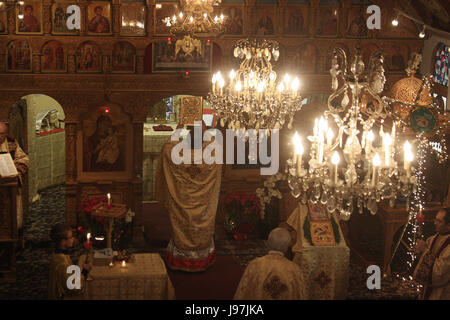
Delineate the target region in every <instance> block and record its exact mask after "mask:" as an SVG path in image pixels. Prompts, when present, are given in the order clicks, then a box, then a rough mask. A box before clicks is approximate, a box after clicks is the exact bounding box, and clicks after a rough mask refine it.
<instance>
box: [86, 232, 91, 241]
mask: <svg viewBox="0 0 450 320" xmlns="http://www.w3.org/2000/svg"><path fill="white" fill-rule="evenodd" d="M86 239H87V242H88V243H89V241H91V233H90V232H89V233H88V234H87V235H86Z"/></svg>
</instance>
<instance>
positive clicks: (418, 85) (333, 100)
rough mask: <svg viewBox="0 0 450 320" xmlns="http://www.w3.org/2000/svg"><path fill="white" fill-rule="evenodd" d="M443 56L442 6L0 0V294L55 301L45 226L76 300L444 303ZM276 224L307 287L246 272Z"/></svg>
mask: <svg viewBox="0 0 450 320" xmlns="http://www.w3.org/2000/svg"><path fill="white" fill-rule="evenodd" d="M70 6H72V7H71V8H69V7H70ZM73 6H75V7H73ZM198 8H200V9H198ZM369 9H371V10H369ZM182 10H183V11H184V12H185V14H184V16H183V13H182V12H183V11H182ZM196 10H202V11H200V13H199V11H196ZM336 48H338V49H336ZM449 59H450V2H448V1H446V0H432V1H422V0H420V1H412V0H407V1H402V0H394V1H387V0H180V1H178V0H111V1H109V0H105V1H102V0H95V1H89V0H24V1H17V0H0V299H2V300H9V299H24V300H41V299H47V296H48V290H49V283H51V282H52V281H51V279H52V277H53V275H52V272H53V271H52V270H54V269H52V268H51V267H50V265H51V263H53V260H52V259H53V258H52V254H55V252H54V250H55V242H54V241H53V240H54V238H53V237H52V236H51V234H53V233H52V232H53V231H52V230H53V229H52V228H54V226H55V225H66V226H69V227H70V230H71V235H72V236H73V245H72V244H71V245H68V246H69V247H70V248H69V249H70V250H69V251H70V257H71V259H72V260H73V261H77V260H78V258H80V257H82V258H83V259H87V260H83V261H84V262H85V263H86V264H89V263H88V262H87V261H89V258H90V267H89V268H88V269H89V270H88V272H86V274H85V273H84V271H86V267H83V268H82V269H83V276H84V280H85V284H84V283H83V289H85V290H84V293H83V294H84V296H83V298H84V299H111V300H116V299H156V300H165V299H177V300H231V299H233V298H238V297H240V298H241V299H251V296H247V295H246V292H250V291H249V290H247V291H246V288H244V287H247V286H248V287H251V286H253V285H255V286H256V285H261V286H262V289H261V291H262V292H263V295H262V297H266V298H267V299H290V298H289V297H291V296H288V295H287V292H288V291H290V290H291V289H292V287H293V286H294V284H296V283H297V282H299V286H301V287H302V288H303V289H302V290H303V291H302V292H303V293H302V294H300V296H298V295H295V297H297V298H294V299H306V300H308V299H311V300H316V299H324V300H335V299H336V300H360V299H363V300H371V299H376V300H380V299H381V300H417V299H421V298H423V297H424V296H427V297H430V294H431V295H432V296H433V297H438V295H437V293H436V291H433V292H431V291H430V290H431V289H430V288H431V285H430V284H429V283H428V284H427V283H426V281H428V280H424V281H425V282H420V281H417V279H418V278H417V279H416V275H417V274H418V272H414V271H415V269H416V267H417V266H418V265H420V263H421V262H422V260H421V259H420V258H421V256H420V254H418V253H417V251H416V249H415V246H416V244H417V243H418V242H423V243H425V242H424V241H425V240H426V239H428V238H429V237H431V236H433V235H435V234H436V232H437V233H439V231H438V230H437V228H438V227H436V223H437V222H436V221H437V220H439V213H445V212H446V211H445V208H447V206H450V202H449V201H450V193H449V182H450V170H449V165H448V158H447V152H448V150H449V147H448V133H449V128H448V122H449V119H450V113H449V111H448V110H447V103H448V99H450V91H449V84H448V75H449V71H448V70H449V68H448V67H449ZM272 68H273V69H272ZM230 71H231V72H230ZM285 74H286V75H285ZM255 77H256V78H258V79H259V78H260V79H263V78H264V80H261V81H259V80H254V79H255ZM228 78H229V80H228ZM275 78H276V79H275ZM241 79H242V82H241ZM258 81H259V82H258ZM324 119H325V120H324ZM194 121H195V122H194ZM196 121H200V123H201V121H203V123H202V125H203V127H202V129H199V127H198V126H197V125H196V123H197V122H196ZM2 123H3V125H2ZM2 128H3V131H4V132H2ZM179 129H182V130H181V135H183V134H186V135H187V134H189V135H188V137H189V136H192V137H195V135H196V132H200V134H203V135H204V136H203V141H206V140H205V137H206V136H207V134H206V133H205V132H210V131H211V132H214V137H215V138H214V139H213V140H214V143H216V142H217V141H220V139H219V137H222V138H223V149H220V150H219V148H216V149H214V150H215V151H214V152H215V153H214V154H215V156H217V155H218V153H219V154H221V153H223V158H222V162H221V163H218V162H215V163H213V164H211V163H208V164H205V163H203V162H201V160H200V162H201V163H197V162H195V161H194V162H193V163H191V162H189V163H188V164H186V163H182V164H181V165H179V164H175V161H174V154H175V153H174V152H173V150H175V149H174V148H177V146H178V145H175V143H174V141H176V142H177V143H178V141H179V140H178V138H176V140H174V138H173V135H174V133H176V132H179V131H180V130H179ZM197 129H198V130H197ZM250 129H256V130H255V131H256V132H258V129H264V130H259V140H257V139H256V140H252V138H251V137H250V134H251V133H250V134H248V139H247V140H245V138H244V139H243V140H242V141H243V148H240V146H239V139H240V138H239V137H237V138H236V139H235V138H234V137H232V138H231V140H228V134H229V132H234V133H236V132H241V133H244V134H245V132H247V133H249V131H251V130H250ZM266 129H267V131H266ZM205 130H206V131H205ZM374 133H375V138H374ZM2 134H3V140H2ZM186 135H184V136H183V137H186ZM211 135H212V134H211ZM236 135H237V134H236ZM249 137H250V138H249ZM171 139H172V140H171ZM210 139H211V137H210ZM264 139H265V141H266V142H267V140H269V141H268V142H267V144H266V145H265V147H267V145H269V149H270V150H269V153H266V154H262V151H261V150H262V149H263V145H262V143H261V141H262V140H264ZM194 140H195V139H194ZM209 141H211V140H209ZM255 141H259V144H258V146H257V147H255V148H256V149H252V146H255V145H252V143H253V142H255ZM300 141H301V142H300ZM2 143H4V146H5V149H2ZM202 143H203V145H202ZM235 143H236V144H235ZM255 143H256V142H255ZM205 144H207V142H199V146H197V145H195V144H194V142H192V144H191V145H189V148H187V149H183V152H185V153H187V152H189V154H190V152H191V151H192V152H193V153H192V154H194V153H195V152H196V151H198V150H199V149H200V150H204V153H203V159H205V154H206V150H207V148H208V147H205ZM214 145H215V146H217V144H214ZM8 147H9V149H8ZM12 148H14V151H12ZM183 148H184V147H183ZM19 149H21V150H23V152H22V153H19V151H18V150H19ZM186 150H188V151H186ZM208 150H209V152H210V154H211V149H208ZM255 150H258V151H259V153H258V154H257V153H256V151H255ZM253 151H255V152H254V153H253ZM266 151H267V148H266ZM242 153H243V154H244V155H243V157H242V159H241V160H243V161H239V159H240V158H239V157H240V155H241V154H242ZM9 154H10V155H11V157H9ZM20 154H21V156H20ZM183 154H184V153H183ZM230 154H231V156H230V157H229V155H230ZM268 154H270V157H269V158H270V159H271V162H270V163H269V164H268V162H267V161H266V162H263V156H268ZM252 155H253V156H255V155H257V156H256V160H255V157H252ZM19 157H21V158H20V159H19ZM25 158H26V159H27V160H26V162H25V161H24V160H23V159H25ZM266 158H267V157H266ZM10 159H12V160H13V162H8V161H11V160H10ZM216 159H217V158H216ZM275 159H277V164H276V166H275V167H276V168H275V171H274V172H271V173H269V174H262V172H264V170H265V169H267V170H268V171H270V170H269V169H270V168H269V167H270V166H273V165H274V161H275ZM229 160H230V161H229ZM21 161H22V162H21ZM9 163H14V164H15V167H16V169H17V170H16V171H17V172H16V174H15V176H14V177H9V175H8V174H7V173H8V170H9V169H11V168H10V167H8V164H9ZM12 170H13V171H15V168H14V166H13V168H12ZM449 214H450V213H447V216H448V215H449ZM443 219H444V222H443V227H442V228H447V229H446V230H447V231H442V233H440V234H441V235H442V236H441V237H445V235H448V231H449V230H450V224H449V223H448V222H447V224H446V221H448V220H445V219H448V217H447V218H443ZM274 229H276V230H279V229H283V230H284V231H286V230H287V231H288V233H287V234H288V235H289V241H287V242H288V243H289V248H288V249H287V251H286V252H283V253H285V255H284V258H283V259H285V260H289V261H284V260H283V261H284V262H283V263H285V264H286V263H288V262H289V268H294V269H295V268H297V269H298V270H297V269H295V270H294V271H292V272H294V273H295V274H297V272H298V273H299V274H301V278H302V280H301V281H300V280H298V279H296V276H293V278H294V280H287V281H288V283H286V282H283V281H284V280H283V279H281V280H280V279H279V278H275V279H274V278H272V279H271V280H270V281H268V282H267V283H266V282H264V284H262V283H259V284H255V283H251V279H253V281H256V280H255V279H258V278H256V277H254V278H252V277H251V276H250V275H249V274H250V272H252V271H251V270H256V268H257V267H256V264H252V263H253V262H252V261H254V260H255V259H262V258H263V257H265V256H273V255H274V254H273V251H277V252H279V251H283V250H281V249H274V248H275V247H276V244H274V243H275V242H276V241H275V240H273V241H272V240H271V239H275V236H276V234H275V233H272V232H271V231H272V230H274ZM442 230H444V229H442ZM285 233H286V232H285ZM285 233H283V232H281V231H280V232H279V234H283V235H285ZM269 235H271V236H270V237H269ZM272 235H273V237H272ZM271 237H272V238H271ZM69 238H70V237H69ZM447 238H448V237H447ZM58 239H59V240H58V241H60V238H58ZM61 239H63V238H61ZM277 239H278V240H279V238H277ZM67 241H69V240H67V238H64V239H63V242H64V243H65V242H67ZM70 241H71V240H70ZM70 241H69V242H70ZM444 242H445V241H444ZM57 243H62V242H57ZM427 243H428V241H427ZM432 243H433V244H434V243H435V241H434V242H432ZM447 244H448V241H447V242H445V243H444V245H443V246H442V250H440V251H438V253H437V254H435V256H436V257H435V258H436V260H435V261H438V260H439V257H440V255H441V252H443V253H442V256H444V255H446V257H447V258H446V259H447V260H446V263H447V265H446V267H445V268H446V269H443V270H445V271H443V272H444V274H443V275H442V277H444V278H446V279H447V284H446V285H447V289H445V288H444V289H442V290H444V291H445V290H447V291H445V292H444V293H442V292H441V293H439V294H440V297H441V299H450V289H449V287H448V286H449V283H448V280H449V279H450V260H449V259H448V257H449V254H448V253H447V252H448V249H449V248H450V246H448V247H447V249H446V248H445V245H447ZM58 245H59V244H58ZM58 245H57V246H58ZM286 246H287V243H286ZM286 248H287V247H286ZM429 250H431V249H429ZM283 253H282V254H281V255H282V256H283ZM424 255H425V254H424ZM442 256H441V258H442ZM272 258H273V257H272ZM51 261H52V262H51ZM258 261H263V260H258ZM277 261H278V260H277ZM419 261H420V262H419ZM433 263H435V264H436V263H437V262H433ZM75 264H76V262H75ZM86 264H82V265H84V266H85V265H86ZM268 264H270V263H268ZM294 264H296V266H294ZM249 266H254V268H253V269H251V268H250V267H249ZM268 267H269V266H268V265H262V266H259V267H258V268H261V269H262V270H265V269H266V268H268ZM371 267H373V268H372V269H370V268H371ZM368 268H369V269H368ZM431 268H432V270H434V269H433V265H432V267H431ZM250 269H251V270H250ZM369 270H371V271H369ZM373 270H375V271H373ZM255 272H256V271H255ZM377 272H378V273H377ZM432 272H434V271H429V274H430V277H431V273H432ZM372 274H374V275H375V276H377V275H378V280H374V282H373V283H374V285H373V287H371V286H370V285H369V280H368V278H369V277H371V275H372ZM417 277H418V276H417ZM143 279H144V280H143ZM244 279H245V280H246V282H245V283H244ZM433 279H434V278H433ZM444 287H445V284H444ZM247 289H248V288H247ZM258 290H259V289H258ZM258 290H256V289H255V292H256V291H258ZM293 290H295V289H293ZM433 290H436V289H433ZM442 290H441V291H442ZM430 292H431V293H430ZM238 293H239V294H238ZM64 297H66V296H64ZM259 299H262V298H259ZM264 299H265V298H264ZM438 299H439V298H438Z"/></svg>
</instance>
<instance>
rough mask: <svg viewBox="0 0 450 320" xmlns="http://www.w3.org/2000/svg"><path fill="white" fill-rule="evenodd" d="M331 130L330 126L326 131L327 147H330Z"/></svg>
mask: <svg viewBox="0 0 450 320" xmlns="http://www.w3.org/2000/svg"><path fill="white" fill-rule="evenodd" d="M333 136H334V134H333V130H331V128H328V131H327V148H328V149H329V148H330V147H331V141H332V140H333Z"/></svg>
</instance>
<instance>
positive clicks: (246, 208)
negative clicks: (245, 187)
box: [225, 192, 261, 240]
mask: <svg viewBox="0 0 450 320" xmlns="http://www.w3.org/2000/svg"><path fill="white" fill-rule="evenodd" d="M260 211H261V202H260V200H259V198H258V196H256V195H255V194H247V193H246V192H234V193H230V194H229V195H228V196H227V197H226V198H225V213H226V215H227V217H228V219H229V220H230V221H231V223H232V224H233V227H232V230H230V231H231V232H232V233H233V238H234V239H235V240H245V239H247V234H249V233H252V232H253V231H254V230H255V226H256V223H257V222H258V221H259V220H260Z"/></svg>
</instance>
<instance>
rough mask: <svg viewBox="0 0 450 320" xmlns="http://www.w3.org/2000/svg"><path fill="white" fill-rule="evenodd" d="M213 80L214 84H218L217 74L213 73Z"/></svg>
mask: <svg viewBox="0 0 450 320" xmlns="http://www.w3.org/2000/svg"><path fill="white" fill-rule="evenodd" d="M211 82H212V84H216V82H217V74H213V76H212V80H211Z"/></svg>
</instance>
